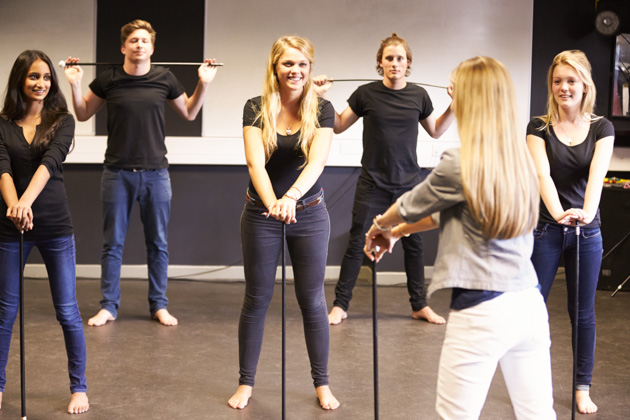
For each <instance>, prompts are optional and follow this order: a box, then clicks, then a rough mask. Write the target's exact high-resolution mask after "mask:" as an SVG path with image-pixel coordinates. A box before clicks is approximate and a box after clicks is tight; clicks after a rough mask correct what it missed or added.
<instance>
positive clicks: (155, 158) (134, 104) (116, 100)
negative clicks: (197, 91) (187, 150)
mask: <svg viewBox="0 0 630 420" xmlns="http://www.w3.org/2000/svg"><path fill="white" fill-rule="evenodd" d="M90 89H91V90H92V92H93V93H94V94H95V95H96V96H98V97H99V98H102V99H105V100H106V101H107V134H108V135H107V151H106V152H105V166H107V167H112V168H121V169H136V168H137V169H162V168H166V167H168V161H167V160H166V145H165V144H164V137H165V135H164V104H165V102H166V100H173V99H176V98H178V97H179V96H180V95H181V94H182V93H184V88H183V87H182V85H181V84H180V83H179V82H178V81H177V79H176V78H175V76H174V75H173V73H171V72H170V70H168V69H167V68H164V67H155V66H151V70H149V72H148V73H147V74H145V75H143V76H131V75H129V74H127V73H125V71H124V70H123V68H122V66H115V67H110V68H108V69H107V70H105V71H104V72H102V73H101V74H99V75H98V76H97V78H96V79H94V81H93V82H92V83H90Z"/></svg>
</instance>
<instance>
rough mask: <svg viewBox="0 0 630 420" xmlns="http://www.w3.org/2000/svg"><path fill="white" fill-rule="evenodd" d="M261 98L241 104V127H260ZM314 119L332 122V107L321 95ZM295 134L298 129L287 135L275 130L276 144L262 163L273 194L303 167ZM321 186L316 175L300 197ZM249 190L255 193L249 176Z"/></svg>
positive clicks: (329, 124)
mask: <svg viewBox="0 0 630 420" xmlns="http://www.w3.org/2000/svg"><path fill="white" fill-rule="evenodd" d="M261 101H262V99H261V97H260V96H258V97H256V98H252V99H250V100H248V101H247V103H246V104H245V107H244V108H243V127H248V126H255V127H258V128H261V122H260V120H258V121H255V120H256V115H257V114H258V112H259V110H260V107H261ZM318 121H319V126H320V127H321V128H332V127H333V126H334V125H335V110H334V108H333V106H332V104H331V103H330V102H329V101H327V100H325V99H321V98H319V116H318ZM299 134H300V131H299V130H298V131H297V132H295V133H293V134H291V135H290V136H283V135H282V134H279V133H278V148H277V149H276V150H275V151H274V152H273V154H272V155H271V157H270V158H269V160H268V161H267V163H266V164H265V170H266V171H267V174H268V175H269V179H270V181H271V185H272V186H273V192H274V194H276V197H282V195H283V194H284V193H285V192H286V191H287V190H288V189H289V188H291V186H292V185H293V183H294V182H295V180H296V179H297V178H298V176H300V173H301V172H302V169H303V168H300V167H301V166H302V165H303V164H304V160H305V158H304V154H303V153H302V149H300V147H299V146H298V139H299ZM321 188H322V187H321V185H320V182H319V179H318V180H317V181H316V182H315V184H314V185H313V186H312V187H311V189H310V190H308V191H304V195H303V197H308V196H311V195H314V194H316V193H317V192H319V191H320V190H321ZM249 190H250V191H251V192H252V193H254V194H257V193H256V189H255V188H254V184H253V183H252V181H251V179H250V181H249Z"/></svg>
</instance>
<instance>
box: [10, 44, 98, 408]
mask: <svg viewBox="0 0 630 420" xmlns="http://www.w3.org/2000/svg"><path fill="white" fill-rule="evenodd" d="M6 91H7V94H6V97H5V100H4V105H3V108H2V112H1V113H0V115H1V116H2V118H0V191H1V192H2V200H1V201H0V212H1V213H2V214H1V215H0V216H2V215H4V216H6V217H0V402H1V398H2V393H3V392H4V386H5V383H6V374H5V368H6V365H7V360H8V356H9V347H10V344H11V334H12V329H13V324H14V322H15V318H16V316H17V311H18V304H19V301H18V293H19V290H18V289H19V280H18V273H19V269H20V266H19V264H22V265H24V262H25V261H26V258H27V256H28V254H29V253H30V251H31V250H32V249H33V247H34V246H37V248H38V249H39V252H40V254H41V255H42V258H43V260H44V263H45V265H46V270H47V272H48V278H49V281H50V290H51V294H52V299H53V304H54V307H55V312H56V314H57V320H58V321H59V323H60V324H61V328H62V330H63V335H64V340H65V344H66V352H67V355H68V373H69V376H70V391H71V393H72V397H71V400H70V404H69V405H68V413H71V414H79V413H84V412H86V411H87V410H88V409H89V403H88V398H87V394H86V390H87V385H86V379H85V367H86V358H87V357H86V348H85V335H84V333H83V323H82V321H81V314H80V313H79V305H78V303H77V298H76V287H75V286H76V282H75V280H76V279H75V246H74V235H73V229H72V222H71V219H70V211H69V208H68V202H67V198H66V191H65V187H64V184H63V175H62V163H63V161H64V160H65V158H66V155H67V154H68V151H69V150H70V147H71V145H72V139H73V137H74V119H73V118H72V115H70V114H69V113H68V108H67V106H66V101H65V99H64V97H63V94H62V93H61V91H60V90H59V85H58V80H57V76H56V74H55V70H54V68H53V65H52V63H51V61H50V58H48V56H47V55H46V54H44V53H43V52H41V51H36V50H29V51H24V52H23V53H22V54H20V55H19V56H18V58H17V59H16V60H15V63H14V64H13V68H12V69H11V74H10V76H9V82H8V85H7V90H6ZM20 232H22V233H23V235H24V261H19V242H18V240H19V235H20V234H21V233H20Z"/></svg>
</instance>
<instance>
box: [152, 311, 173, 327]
mask: <svg viewBox="0 0 630 420" xmlns="http://www.w3.org/2000/svg"><path fill="white" fill-rule="evenodd" d="M153 319H156V320H158V321H160V324H162V325H166V326H168V327H173V326H175V325H177V323H178V321H177V318H175V317H174V316H173V315H171V314H170V313H169V312H168V311H167V310H166V308H162V309H159V310H158V311H157V312H156V313H155V315H153Z"/></svg>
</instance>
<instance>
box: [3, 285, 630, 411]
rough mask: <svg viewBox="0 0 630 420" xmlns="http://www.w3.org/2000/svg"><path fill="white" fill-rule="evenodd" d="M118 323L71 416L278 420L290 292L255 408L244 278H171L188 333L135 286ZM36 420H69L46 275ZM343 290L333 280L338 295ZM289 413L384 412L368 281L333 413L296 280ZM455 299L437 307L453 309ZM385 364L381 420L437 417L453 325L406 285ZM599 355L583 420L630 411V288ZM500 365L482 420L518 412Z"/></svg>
mask: <svg viewBox="0 0 630 420" xmlns="http://www.w3.org/2000/svg"><path fill="white" fill-rule="evenodd" d="M122 285H123V301H122V306H121V309H120V312H119V317H118V320H117V321H115V322H113V323H110V324H108V325H106V326H104V327H100V328H93V327H87V325H86V327H85V332H86V339H87V346H88V370H87V378H88V387H89V389H88V395H89V398H90V402H91V409H90V411H89V412H88V413H86V414H83V415H80V416H74V417H79V418H81V419H85V420H93V419H104V420H105V419H107V420H114V419H116V420H118V419H169V420H174V419H256V420H258V419H274V420H275V419H280V418H281V354H280V353H281V326H280V325H281V322H280V321H281V312H280V286H279V285H278V286H277V288H276V295H275V296H274V300H273V302H272V306H271V308H270V311H269V314H268V316H267V330H266V334H265V342H264V344H263V351H262V355H261V358H260V363H259V368H258V376H257V382H256V388H255V390H254V391H255V392H254V396H253V398H252V399H251V401H250V404H249V406H248V407H246V408H245V409H244V410H233V409H231V408H229V407H228V406H227V404H226V401H227V399H228V398H229V397H230V396H231V395H232V393H233V391H234V390H235V389H236V386H237V380H238V344H237V326H238V317H239V311H240V306H241V301H242V298H243V290H244V284H243V283H221V282H191V281H171V282H170V283H169V298H170V301H171V304H170V306H169V309H170V310H171V312H172V313H173V314H174V315H176V316H177V317H178V318H179V321H180V325H179V326H177V327H163V326H161V325H159V324H158V323H157V322H155V321H152V320H150V319H149V316H148V304H147V300H146V291H147V283H146V282H143V281H132V280H125V281H123V282H122ZM25 288H26V305H25V306H26V316H25V321H26V329H25V331H26V359H27V368H26V369H27V416H28V419H29V420H35V419H47V420H48V419H62V418H63V419H67V418H69V417H68V414H66V413H65V409H66V406H67V402H68V400H69V396H70V394H69V391H68V376H67V370H66V356H65V350H64V345H63V338H62V333H61V328H60V327H59V325H58V324H57V322H56V320H55V316H54V310H53V308H52V302H51V299H50V292H49V290H48V283H47V281H45V280H31V279H27V280H26V282H25ZM333 288H334V284H332V283H331V284H327V285H326V295H327V299H328V302H329V304H330V302H332V296H333ZM77 290H78V296H79V305H80V308H81V313H82V314H83V319H84V323H85V322H86V321H87V319H88V318H89V317H90V316H92V315H93V314H95V313H96V312H97V310H98V301H99V299H100V294H99V284H98V281H95V280H79V281H78V282H77ZM288 296H289V299H288V301H287V318H288V322H287V327H288V337H287V349H288V350H287V360H288V362H287V395H286V398H287V419H300V420H301V419H327V420H330V419H343V420H348V419H370V418H373V413H374V411H373V410H374V408H373V401H374V399H373V387H372V386H373V381H372V316H371V286H370V285H368V284H359V285H358V286H357V288H356V289H355V297H354V299H353V301H352V308H351V312H350V316H349V319H348V320H347V321H345V322H343V323H342V324H341V325H339V326H335V327H331V330H330V335H331V348H330V362H329V371H330V380H331V389H332V391H333V392H334V394H335V396H336V397H337V398H338V399H339V400H340V401H341V407H340V408H339V409H338V410H336V411H334V412H325V411H323V410H321V409H320V408H319V406H318V404H317V400H316V398H315V391H314V389H313V387H312V382H311V378H310V374H309V371H310V369H309V365H308V359H307V356H306V348H305V344H304V338H303V335H302V324H301V317H300V315H299V309H298V307H297V303H296V301H295V298H294V296H293V287H292V286H289V287H288ZM449 297H450V296H449V293H448V292H446V291H441V292H438V293H436V294H435V295H434V297H433V298H432V300H431V301H430V304H431V306H432V307H433V308H434V309H435V310H436V311H437V312H439V313H440V314H443V315H446V314H447V313H448V310H447V308H448V303H449ZM378 299H379V311H378V312H379V324H378V326H379V353H380V358H379V364H380V374H379V378H380V418H381V419H437V415H436V414H435V410H434V403H435V387H436V381H437V379H436V377H437V365H438V359H439V353H440V347H441V344H442V340H443V337H444V327H443V326H436V325H431V324H428V323H426V322H421V321H415V320H413V319H411V318H410V316H409V315H410V308H409V305H408V303H407V302H408V296H407V290H406V288H405V287H402V286H400V287H398V286H396V287H379V289H378ZM549 311H550V319H551V336H552V341H553V345H552V349H551V355H552V364H553V375H554V397H555V408H556V411H557V413H558V418H559V419H569V418H570V406H571V393H570V389H571V369H572V362H571V350H570V334H569V320H568V316H567V313H566V292H565V285H564V281H563V280H562V279H558V280H557V281H556V284H555V285H554V289H553V291H552V294H551V297H550V301H549ZM597 316H598V317H597V326H598V339H597V353H596V361H595V362H596V364H595V371H594V380H593V388H592V390H591V394H592V396H593V399H594V401H595V402H596V403H597V404H598V405H599V408H600V410H599V413H597V414H595V415H588V416H581V415H578V416H577V417H576V418H579V419H589V420H595V419H598V420H612V419H629V418H630V413H629V412H628V408H629V407H630V293H624V292H622V293H619V294H618V295H617V296H616V297H614V298H611V297H610V293H609V292H603V291H599V292H598V293H597ZM18 337H19V334H18V328H17V323H16V328H15V332H14V340H13V345H12V349H11V354H10V359H9V366H8V367H7V376H8V383H7V388H6V391H5V394H4V401H3V404H2V410H0V419H17V418H19V415H20V386H19V376H20V374H19V341H18ZM514 418H515V417H514V414H513V412H512V408H511V405H510V400H509V397H508V394H507V391H506V388H505V385H504V382H503V379H502V376H501V374H500V372H498V373H497V375H496V376H495V379H494V381H493V384H492V387H491V390H490V393H489V395H488V399H487V401H486V404H485V407H484V410H483V412H482V415H481V419H488V420H490V419H500V420H509V419H514Z"/></svg>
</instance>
